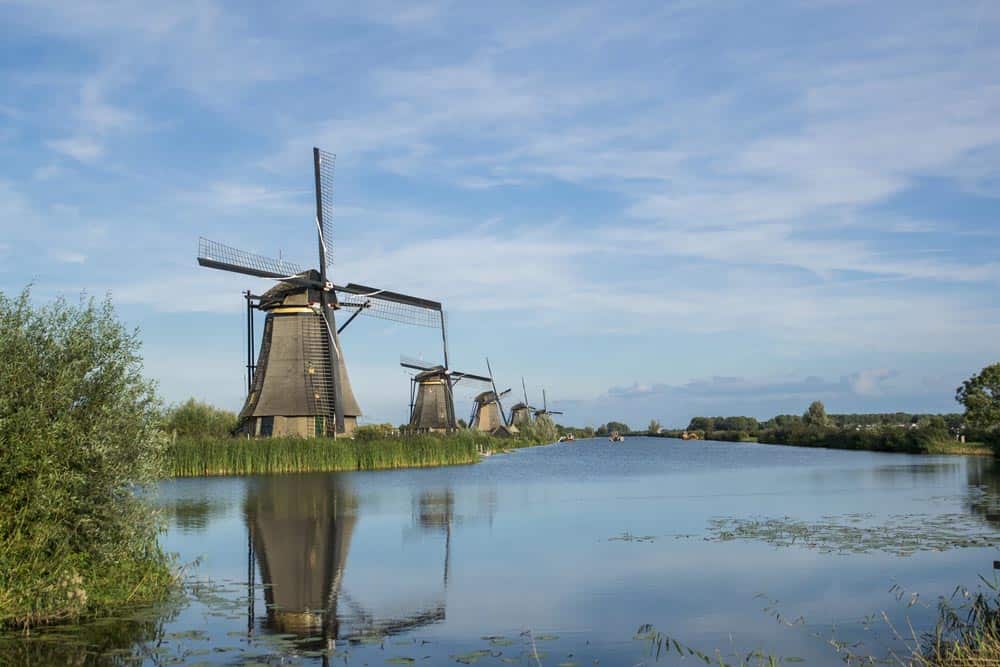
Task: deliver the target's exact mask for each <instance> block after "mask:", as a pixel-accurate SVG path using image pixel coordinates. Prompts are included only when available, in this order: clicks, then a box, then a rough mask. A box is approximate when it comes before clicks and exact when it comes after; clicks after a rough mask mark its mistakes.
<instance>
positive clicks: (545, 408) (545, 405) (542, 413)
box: [535, 389, 562, 419]
mask: <svg viewBox="0 0 1000 667" xmlns="http://www.w3.org/2000/svg"><path fill="white" fill-rule="evenodd" d="M561 414H562V411H561V410H549V399H548V397H547V396H546V395H545V390H544V389H542V409H541V410H535V419H538V418H539V417H547V416H548V415H561Z"/></svg>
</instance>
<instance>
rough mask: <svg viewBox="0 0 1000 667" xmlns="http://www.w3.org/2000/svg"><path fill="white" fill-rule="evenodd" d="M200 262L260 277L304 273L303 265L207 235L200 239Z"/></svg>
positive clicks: (209, 266)
mask: <svg viewBox="0 0 1000 667" xmlns="http://www.w3.org/2000/svg"><path fill="white" fill-rule="evenodd" d="M198 263H199V264H201V265H202V266H207V267H208V268H211V269H222V270H223V271H231V272H233V273H242V274H245V275H248V276H256V277H258V278H277V279H282V278H291V277H293V276H296V275H298V274H300V273H302V267H300V266H298V265H297V264H293V263H292V262H286V261H284V260H281V259H271V258H270V257H264V256H263V255H255V254H254V253H252V252H246V251H245V250H240V249H239V248H234V247H232V246H228V245H225V244H223V243H219V242H218V241H211V240H209V239H206V238H205V237H200V238H199V239H198Z"/></svg>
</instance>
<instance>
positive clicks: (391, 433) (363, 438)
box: [354, 424, 400, 442]
mask: <svg viewBox="0 0 1000 667" xmlns="http://www.w3.org/2000/svg"><path fill="white" fill-rule="evenodd" d="M399 434H400V433H399V429H397V428H396V427H395V426H393V425H392V424H365V425H364V426H359V427H358V428H357V429H355V431H354V439H355V440H357V441H359V442H372V441H374V440H385V439H387V438H395V437H398V436H399Z"/></svg>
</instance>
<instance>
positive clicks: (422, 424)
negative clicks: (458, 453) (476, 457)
mask: <svg viewBox="0 0 1000 667" xmlns="http://www.w3.org/2000/svg"><path fill="white" fill-rule="evenodd" d="M399 365H400V366H402V367H403V368H408V369H411V370H416V371H419V372H418V373H417V374H416V375H414V376H412V377H411V378H410V421H409V424H408V425H407V428H408V429H409V430H412V431H417V432H426V431H430V432H450V431H454V430H456V429H457V428H458V418H457V417H456V414H455V392H454V388H455V385H457V384H458V383H459V382H461V381H463V380H465V381H467V382H469V381H471V382H485V383H489V382H490V378H488V377H485V376H482V375H475V374H473V373H463V372H461V371H453V370H451V369H449V368H448V367H447V366H441V365H433V366H432V365H430V364H427V363H425V362H423V361H419V360H416V359H406V358H403V359H401V360H400V362H399Z"/></svg>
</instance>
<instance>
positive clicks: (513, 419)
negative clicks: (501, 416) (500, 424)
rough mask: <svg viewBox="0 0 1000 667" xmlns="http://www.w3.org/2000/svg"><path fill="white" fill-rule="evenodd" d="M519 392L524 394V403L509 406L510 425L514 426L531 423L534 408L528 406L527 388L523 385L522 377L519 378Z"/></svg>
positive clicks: (519, 402)
mask: <svg viewBox="0 0 1000 667" xmlns="http://www.w3.org/2000/svg"><path fill="white" fill-rule="evenodd" d="M521 390H522V391H523V392H524V401H523V402H521V401H518V402H517V403H515V404H514V405H512V406H510V423H511V424H514V425H515V426H521V425H523V424H529V423H531V415H532V413H533V412H534V411H535V408H534V407H532V406H531V405H529V404H528V388H527V386H525V384H524V377H523V376H522V377H521Z"/></svg>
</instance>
